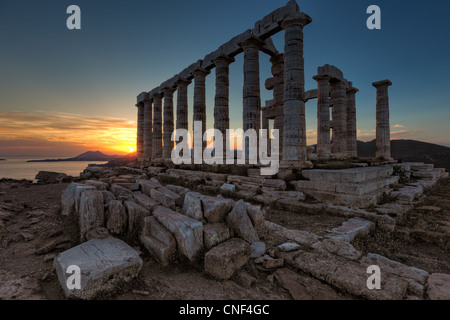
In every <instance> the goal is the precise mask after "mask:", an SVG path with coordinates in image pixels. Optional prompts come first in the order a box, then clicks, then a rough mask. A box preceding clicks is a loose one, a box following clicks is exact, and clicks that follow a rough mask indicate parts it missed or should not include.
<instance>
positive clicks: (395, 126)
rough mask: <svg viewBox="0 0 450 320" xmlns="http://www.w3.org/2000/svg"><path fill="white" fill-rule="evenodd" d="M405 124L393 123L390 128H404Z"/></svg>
mask: <svg viewBox="0 0 450 320" xmlns="http://www.w3.org/2000/svg"><path fill="white" fill-rule="evenodd" d="M404 127H405V126H404V125H402V124H394V125H393V126H392V128H404Z"/></svg>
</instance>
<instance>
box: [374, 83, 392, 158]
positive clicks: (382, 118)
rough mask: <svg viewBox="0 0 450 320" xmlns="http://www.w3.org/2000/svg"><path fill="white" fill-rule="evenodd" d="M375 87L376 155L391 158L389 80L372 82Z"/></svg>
mask: <svg viewBox="0 0 450 320" xmlns="http://www.w3.org/2000/svg"><path fill="white" fill-rule="evenodd" d="M372 85H373V86H374V87H375V88H377V132H376V139H377V140H376V157H377V158H380V159H385V160H390V159H391V131H390V125H389V95H388V87H389V86H391V85H392V82H391V81H389V80H383V81H378V82H374V83H372Z"/></svg>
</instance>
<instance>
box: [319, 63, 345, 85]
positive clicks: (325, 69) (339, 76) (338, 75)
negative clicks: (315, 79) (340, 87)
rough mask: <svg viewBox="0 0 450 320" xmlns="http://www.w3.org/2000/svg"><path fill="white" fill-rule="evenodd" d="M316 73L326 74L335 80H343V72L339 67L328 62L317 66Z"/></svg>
mask: <svg viewBox="0 0 450 320" xmlns="http://www.w3.org/2000/svg"><path fill="white" fill-rule="evenodd" d="M317 75H318V76H321V75H327V76H329V77H331V78H332V79H335V80H340V81H343V80H344V74H343V72H342V71H341V70H340V69H339V68H337V67H335V66H332V65H329V64H326V65H324V66H322V67H319V68H317Z"/></svg>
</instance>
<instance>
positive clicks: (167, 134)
mask: <svg viewBox="0 0 450 320" xmlns="http://www.w3.org/2000/svg"><path fill="white" fill-rule="evenodd" d="M162 91H163V93H164V131H163V139H164V143H163V144H164V147H163V159H164V160H170V158H171V153H172V149H173V141H171V139H172V133H173V124H174V121H173V93H174V92H175V88H172V87H165V88H163V89H162Z"/></svg>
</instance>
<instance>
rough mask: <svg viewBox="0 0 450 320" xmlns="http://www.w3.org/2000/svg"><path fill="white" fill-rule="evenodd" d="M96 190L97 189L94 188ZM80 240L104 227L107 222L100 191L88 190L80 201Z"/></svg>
mask: <svg viewBox="0 0 450 320" xmlns="http://www.w3.org/2000/svg"><path fill="white" fill-rule="evenodd" d="M94 189H95V188H94ZM79 214H80V239H81V240H82V241H83V240H84V238H85V237H86V234H87V233H88V232H89V231H90V230H92V229H95V228H96V227H102V226H103V225H104V222H105V209H104V204H103V193H102V192H101V191H99V190H86V191H85V192H83V193H82V194H81V199H80V210H79Z"/></svg>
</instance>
